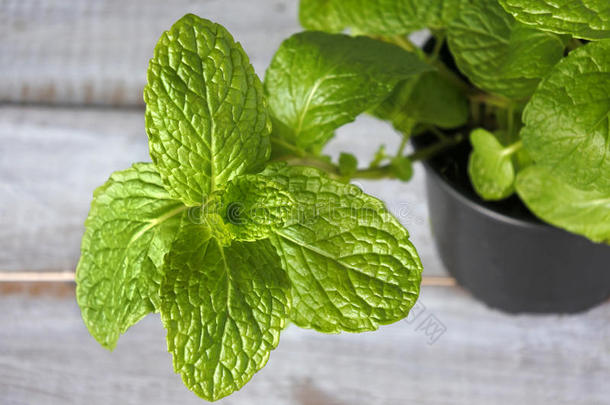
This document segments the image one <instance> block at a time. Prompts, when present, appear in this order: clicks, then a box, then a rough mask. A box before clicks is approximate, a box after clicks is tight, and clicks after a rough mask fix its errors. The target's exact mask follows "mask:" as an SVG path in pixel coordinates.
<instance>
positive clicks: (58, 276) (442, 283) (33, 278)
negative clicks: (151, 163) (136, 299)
mask: <svg viewBox="0 0 610 405" xmlns="http://www.w3.org/2000/svg"><path fill="white" fill-rule="evenodd" d="M74 274H75V273H74V272H73V271H56V272H7V271H5V272H0V283H7V282H9V283H10V282H47V283H58V282H65V281H74ZM421 285H422V286H428V287H454V286H456V281H455V279H454V278H453V277H447V276H423V277H422V281H421Z"/></svg>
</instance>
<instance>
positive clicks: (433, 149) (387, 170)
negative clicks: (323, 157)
mask: <svg viewBox="0 0 610 405" xmlns="http://www.w3.org/2000/svg"><path fill="white" fill-rule="evenodd" d="M463 140H464V136H463V135H462V134H456V135H455V136H454V137H451V138H450V137H447V136H445V138H444V139H443V140H441V141H439V142H436V143H434V144H432V145H430V146H427V147H425V148H423V149H420V150H418V151H416V152H414V153H412V154H410V155H408V156H407V158H409V159H410V160H411V162H417V161H419V160H426V159H429V158H431V157H432V156H434V155H436V154H438V153H439V152H442V151H443V150H445V149H447V148H450V147H452V146H455V145H457V144H459V143H460V142H462V141H463ZM351 178H352V179H383V178H385V179H394V178H396V175H395V174H394V171H393V168H392V166H391V165H384V166H380V167H369V168H368V169H360V170H357V171H356V173H354V174H353V175H352V176H351Z"/></svg>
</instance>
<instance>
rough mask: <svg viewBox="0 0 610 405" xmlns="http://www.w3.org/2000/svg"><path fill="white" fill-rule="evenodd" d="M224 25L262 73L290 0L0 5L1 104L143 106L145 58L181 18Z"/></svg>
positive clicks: (15, 1)
mask: <svg viewBox="0 0 610 405" xmlns="http://www.w3.org/2000/svg"><path fill="white" fill-rule="evenodd" d="M189 12H190V13H194V14H197V15H199V16H202V17H205V18H208V19H210V20H213V21H216V22H219V23H221V24H223V25H225V26H226V27H227V28H228V29H229V31H230V32H231V33H232V34H233V36H234V37H235V39H236V40H238V41H239V42H241V43H242V45H243V46H244V49H245V50H246V52H247V53H248V54H249V56H250V59H251V61H252V64H253V65H254V68H255V69H256V71H257V73H259V75H263V74H264V71H265V68H266V67H267V65H268V63H269V61H270V60H271V57H272V56H273V53H274V52H275V50H276V49H277V47H278V46H279V44H280V43H281V41H282V40H283V39H284V38H286V37H288V36H289V35H290V34H292V33H294V32H296V31H299V30H300V28H299V25H298V23H297V19H296V15H297V2H296V1H295V0H231V1H222V0H196V1H194V0H174V1H162V0H137V1H135V0H130V1H124V0H104V1H102V0H73V1H65V0H45V1H33V0H0V38H2V39H1V40H0V72H1V73H0V101H19V102H30V103H31V102H45V103H53V104H73V105H82V104H97V105H115V106H116V105H143V101H142V88H143V86H144V83H145V80H146V68H147V66H148V60H149V59H150V57H151V56H152V51H153V48H154V46H155V44H156V42H157V40H158V38H159V36H160V35H161V33H162V32H163V31H165V30H167V29H169V27H170V26H171V25H172V24H173V22H174V21H176V20H177V19H178V18H180V17H182V16H183V15H184V14H186V13H189Z"/></svg>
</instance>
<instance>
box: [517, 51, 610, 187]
mask: <svg viewBox="0 0 610 405" xmlns="http://www.w3.org/2000/svg"><path fill="white" fill-rule="evenodd" d="M609 114H610V41H600V42H592V43H589V44H587V45H586V46H584V47H581V48H579V49H576V50H575V51H572V52H570V54H569V55H568V57H567V58H565V59H564V60H562V61H561V62H560V63H559V64H558V65H557V66H556V67H555V69H553V71H552V73H551V74H550V75H549V76H548V77H547V78H546V79H545V80H544V81H543V82H542V83H541V84H540V86H539V87H538V89H537V90H536V92H535V93H534V95H533V96H532V98H531V100H530V102H529V103H528V104H527V106H526V108H525V111H524V112H523V121H524V123H525V127H524V128H523V130H522V131H521V136H522V137H523V142H524V146H525V147H526V148H527V150H528V152H529V153H530V154H531V156H532V158H533V159H534V160H535V161H536V163H537V164H539V165H542V166H545V167H547V168H549V169H551V170H552V171H553V173H554V174H555V175H557V176H560V177H561V178H562V179H563V180H565V181H567V182H568V183H571V184H573V185H574V186H576V187H579V188H591V187H592V188H595V189H597V190H600V191H610V127H609Z"/></svg>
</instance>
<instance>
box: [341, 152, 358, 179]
mask: <svg viewBox="0 0 610 405" xmlns="http://www.w3.org/2000/svg"><path fill="white" fill-rule="evenodd" d="M356 170H358V159H356V156H354V155H352V154H351V153H344V152H341V154H340V155H339V174H340V175H341V176H347V177H349V176H351V175H352V174H354V173H356Z"/></svg>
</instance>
